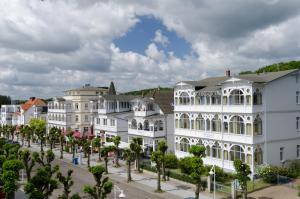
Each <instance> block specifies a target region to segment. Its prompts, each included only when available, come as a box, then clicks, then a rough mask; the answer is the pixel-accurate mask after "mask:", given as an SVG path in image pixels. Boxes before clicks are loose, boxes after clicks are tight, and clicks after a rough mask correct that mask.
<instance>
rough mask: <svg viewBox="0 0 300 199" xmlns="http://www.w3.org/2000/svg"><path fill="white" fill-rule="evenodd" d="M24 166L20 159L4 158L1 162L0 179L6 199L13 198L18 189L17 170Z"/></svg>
mask: <svg viewBox="0 0 300 199" xmlns="http://www.w3.org/2000/svg"><path fill="white" fill-rule="evenodd" d="M23 168H24V165H23V164H22V162H21V161H20V160H16V159H14V160H6V161H5V162H4V164H3V167H2V170H3V174H2V178H1V179H2V181H3V182H4V185H3V188H4V191H5V194H6V198H7V199H14V198H15V191H16V190H17V189H18V185H17V181H18V179H19V171H20V170H21V169H23Z"/></svg>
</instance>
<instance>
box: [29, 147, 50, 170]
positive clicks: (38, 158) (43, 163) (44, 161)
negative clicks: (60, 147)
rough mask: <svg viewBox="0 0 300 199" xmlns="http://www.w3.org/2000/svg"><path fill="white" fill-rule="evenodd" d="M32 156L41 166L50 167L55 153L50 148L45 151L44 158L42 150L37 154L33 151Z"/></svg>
mask: <svg viewBox="0 0 300 199" xmlns="http://www.w3.org/2000/svg"><path fill="white" fill-rule="evenodd" d="M32 158H33V160H34V161H36V162H37V163H39V164H40V165H41V166H43V167H46V166H47V167H49V168H51V162H52V161H53V160H54V159H55V155H54V153H53V151H52V150H48V151H47V152H46V157H45V159H44V152H41V154H39V153H38V152H33V153H32Z"/></svg>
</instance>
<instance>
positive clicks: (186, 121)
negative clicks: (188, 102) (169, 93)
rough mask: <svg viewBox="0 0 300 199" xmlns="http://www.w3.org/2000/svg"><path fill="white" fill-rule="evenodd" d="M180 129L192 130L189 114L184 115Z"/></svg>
mask: <svg viewBox="0 0 300 199" xmlns="http://www.w3.org/2000/svg"><path fill="white" fill-rule="evenodd" d="M180 128H183V129H189V128H190V118H189V116H188V115H187V114H182V115H181V117H180Z"/></svg>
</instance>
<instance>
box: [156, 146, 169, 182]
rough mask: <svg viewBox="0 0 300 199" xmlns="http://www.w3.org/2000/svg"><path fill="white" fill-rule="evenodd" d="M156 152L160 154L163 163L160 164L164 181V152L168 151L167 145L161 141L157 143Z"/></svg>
mask: <svg viewBox="0 0 300 199" xmlns="http://www.w3.org/2000/svg"><path fill="white" fill-rule="evenodd" d="M158 150H159V151H161V152H162V158H163V162H162V175H163V177H162V180H163V181H166V161H165V155H166V152H167V150H168V145H167V143H166V141H165V140H161V141H159V142H158Z"/></svg>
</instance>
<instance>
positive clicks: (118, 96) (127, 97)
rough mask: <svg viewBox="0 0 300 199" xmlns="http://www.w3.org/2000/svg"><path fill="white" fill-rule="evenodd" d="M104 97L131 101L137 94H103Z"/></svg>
mask: <svg viewBox="0 0 300 199" xmlns="http://www.w3.org/2000/svg"><path fill="white" fill-rule="evenodd" d="M102 97H103V98H104V99H106V100H118V101H130V100H132V99H134V98H136V96H132V95H102Z"/></svg>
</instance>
